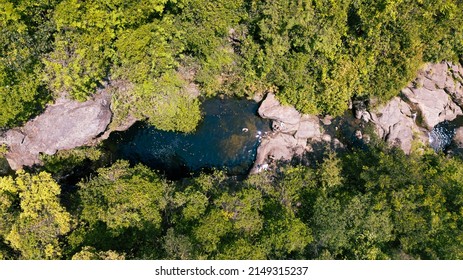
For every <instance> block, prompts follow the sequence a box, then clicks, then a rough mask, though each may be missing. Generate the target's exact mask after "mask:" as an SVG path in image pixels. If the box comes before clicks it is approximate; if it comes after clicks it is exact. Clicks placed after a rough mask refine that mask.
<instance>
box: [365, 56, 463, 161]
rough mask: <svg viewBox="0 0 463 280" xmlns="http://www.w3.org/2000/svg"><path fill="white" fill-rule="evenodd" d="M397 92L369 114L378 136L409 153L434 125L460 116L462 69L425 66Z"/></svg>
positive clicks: (462, 101)
mask: <svg viewBox="0 0 463 280" xmlns="http://www.w3.org/2000/svg"><path fill="white" fill-rule="evenodd" d="M401 93H402V95H401V96H400V97H395V98H393V99H392V100H391V101H389V102H388V103H387V104H385V105H383V106H381V107H379V108H377V109H375V110H374V111H370V112H369V113H370V115H371V121H372V122H373V123H374V124H375V127H376V132H377V134H378V135H379V136H380V137H382V138H383V139H384V140H386V141H387V142H388V143H390V144H392V145H396V146H399V147H400V148H401V149H402V150H404V152H405V153H410V151H411V146H412V142H413V141H414V140H415V139H417V140H419V141H422V142H425V143H427V142H428V132H429V131H431V130H432V128H433V127H434V126H435V125H437V124H438V123H440V122H443V121H452V120H454V119H455V118H456V117H457V116H458V115H462V114H463V112H462V105H463V67H462V66H460V65H456V64H452V63H450V62H442V63H439V64H428V65H426V66H425V67H424V68H423V69H422V70H420V71H419V72H418V75H417V78H416V79H415V80H414V81H412V82H411V83H410V84H409V85H408V86H407V87H405V88H404V89H402V91H401Z"/></svg>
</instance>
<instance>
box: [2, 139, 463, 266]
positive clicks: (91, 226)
mask: <svg viewBox="0 0 463 280" xmlns="http://www.w3.org/2000/svg"><path fill="white" fill-rule="evenodd" d="M461 178H463V162H462V160H461V159H459V158H447V157H444V156H442V155H437V154H435V153H434V151H433V150H430V151H426V152H414V153H412V154H411V155H410V156H406V155H404V153H403V152H402V151H401V150H398V149H390V148H387V147H384V145H383V144H382V143H381V142H378V143H376V144H372V145H371V146H370V147H369V148H368V149H365V150H362V149H355V150H353V151H351V152H349V153H345V154H339V155H336V154H334V153H332V152H328V153H327V154H326V156H325V157H324V159H323V160H321V161H320V162H318V163H317V164H315V165H314V166H311V167H308V166H303V165H294V166H291V165H281V166H280V168H278V169H275V170H271V171H267V172H263V173H260V174H257V175H253V176H250V177H249V178H247V179H246V180H237V179H236V178H235V177H229V176H227V175H226V174H225V173H224V172H222V171H214V172H209V173H203V174H201V175H199V176H197V177H192V178H185V179H183V180H179V181H168V180H166V179H165V178H164V177H163V176H162V175H160V174H159V173H157V172H155V171H153V170H150V169H149V168H147V167H145V166H142V165H135V166H132V167H130V166H129V164H128V162H125V161H119V162H117V163H115V164H114V165H112V166H110V167H107V168H100V169H98V173H97V174H96V175H95V176H92V177H88V178H85V179H83V180H82V181H81V182H80V183H78V186H77V189H76V190H73V191H69V190H66V194H61V195H60V186H59V185H58V184H57V183H56V181H55V180H54V179H53V178H52V175H50V173H47V172H45V171H42V172H40V173H36V174H28V173H26V172H24V171H20V172H18V173H17V174H16V175H15V176H6V177H2V178H0V207H1V210H0V211H1V212H2V216H1V219H0V240H1V241H2V242H1V244H2V245H1V247H0V256H1V257H2V258H5V259H21V258H24V259H56V258H66V259H71V258H72V259H124V258H127V259H307V258H309V259H416V258H418V259H461V258H463V250H462V248H463V180H461Z"/></svg>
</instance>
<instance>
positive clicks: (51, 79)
mask: <svg viewBox="0 0 463 280" xmlns="http://www.w3.org/2000/svg"><path fill="white" fill-rule="evenodd" d="M462 5H463V2H462V1H461V0H445V1H440V0H439V1H436V0H421V1H411V0H394V1H391V0H380V1H363V0H347V1H344V0H343V1H339V0H336V1H325V0H317V1H305V0H300V1H288V0H272V1H260V0H259V1H254V0H239V1H236V0H233V1H231V0H218V1H203V0H149V1H120V0H112V1H108V0H90V1H77V0H40V1H30V0H21V1H9V0H1V2H0V43H1V44H0V45H1V46H2V47H1V48H0V107H1V108H3V109H2V110H1V111H0V126H2V127H4V126H12V125H17V124H19V123H21V122H24V121H25V120H27V119H28V118H30V117H31V116H33V115H34V114H37V113H38V112H39V111H40V109H41V108H43V106H44V104H45V103H46V102H47V101H48V100H50V99H52V98H56V97H58V96H63V95H64V96H70V97H72V98H75V99H78V100H85V99H86V98H89V96H91V95H92V94H93V93H95V91H96V89H97V88H98V87H102V86H107V85H108V84H110V85H113V86H114V87H115V88H116V90H115V92H116V93H115V94H114V95H113V103H114V106H113V107H114V111H115V114H116V119H124V118H126V117H127V116H128V115H132V116H136V117H138V118H147V119H148V120H149V121H150V122H151V123H152V124H154V125H156V126H158V127H159V128H161V129H166V130H180V131H187V132H189V131H192V130H193V129H194V127H195V125H196V124H197V123H198V121H199V120H200V111H199V102H198V101H197V95H198V91H197V90H196V89H195V87H196V86H199V88H200V92H201V93H202V94H203V95H206V96H210V95H215V94H217V93H225V94H231V93H233V94H237V95H241V96H243V95H246V96H252V95H254V94H259V93H263V92H265V91H268V90H271V91H275V92H276V93H277V96H278V97H279V98H280V100H281V101H283V102H286V103H289V104H292V105H294V106H295V107H296V108H297V109H298V110H300V111H302V112H305V113H329V114H333V115H336V114H341V113H342V112H343V111H344V110H345V109H346V108H347V104H348V100H349V99H351V98H352V97H359V96H360V97H362V96H370V97H378V98H379V99H381V100H387V99H389V98H390V97H392V96H394V95H396V94H397V92H398V90H399V89H400V88H402V87H403V86H404V85H406V84H407V83H408V82H409V81H410V80H411V79H412V78H413V76H414V74H415V72H416V71H417V69H418V68H419V67H420V66H421V65H422V64H423V63H424V62H430V61H440V60H444V59H448V60H454V61H455V60H458V59H461V55H462V53H463V15H462V13H461V6H462ZM117 89H121V90H117ZM166 104H168V105H166Z"/></svg>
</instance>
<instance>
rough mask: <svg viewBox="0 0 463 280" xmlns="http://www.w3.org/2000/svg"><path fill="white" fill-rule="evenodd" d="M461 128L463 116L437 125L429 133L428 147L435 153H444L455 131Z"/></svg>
mask: <svg viewBox="0 0 463 280" xmlns="http://www.w3.org/2000/svg"><path fill="white" fill-rule="evenodd" d="M461 126H463V116H458V117H457V118H456V119H455V120H453V121H444V122H441V123H438V124H437V125H436V126H434V128H433V129H432V130H431V132H429V135H428V136H429V145H430V146H431V147H432V148H433V149H434V150H435V151H436V152H440V151H445V150H446V149H447V148H448V147H449V146H450V144H451V143H452V139H453V137H454V136H455V131H456V129H457V128H458V127H461Z"/></svg>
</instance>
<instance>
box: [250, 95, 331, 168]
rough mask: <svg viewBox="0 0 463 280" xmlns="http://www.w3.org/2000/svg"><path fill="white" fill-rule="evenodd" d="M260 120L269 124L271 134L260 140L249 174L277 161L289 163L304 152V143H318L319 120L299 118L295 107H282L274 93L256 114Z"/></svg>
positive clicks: (305, 148) (313, 117) (268, 96)
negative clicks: (270, 121) (264, 119)
mask: <svg viewBox="0 0 463 280" xmlns="http://www.w3.org/2000/svg"><path fill="white" fill-rule="evenodd" d="M258 113H259V115H260V116H261V117H262V118H267V119H271V120H272V129H273V133H271V134H269V135H266V136H265V137H263V139H262V142H261V143H260V145H259V148H258V149H257V155H256V160H255V161H254V166H253V168H252V169H251V172H250V173H251V174H253V173H258V172H260V171H263V170H265V168H264V167H268V165H269V163H271V162H273V161H276V160H284V161H288V160H291V159H292V158H293V157H294V156H300V155H302V154H303V153H304V152H305V151H306V150H307V147H308V146H307V141H308V140H313V141H320V140H321V136H322V133H321V128H320V119H319V118H318V117H317V116H312V115H303V114H300V113H299V112H298V111H297V110H296V109H295V108H294V107H291V106H284V105H281V104H280V102H279V101H278V100H277V99H276V98H275V95H274V94H273V93H268V94H267V96H266V97H265V99H264V100H263V101H262V103H261V105H260V107H259V110H258Z"/></svg>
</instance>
